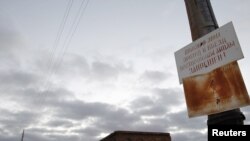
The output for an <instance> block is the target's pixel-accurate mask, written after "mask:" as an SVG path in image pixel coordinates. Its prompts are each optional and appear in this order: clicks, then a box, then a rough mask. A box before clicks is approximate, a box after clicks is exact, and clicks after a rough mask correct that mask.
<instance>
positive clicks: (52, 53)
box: [43, 0, 73, 86]
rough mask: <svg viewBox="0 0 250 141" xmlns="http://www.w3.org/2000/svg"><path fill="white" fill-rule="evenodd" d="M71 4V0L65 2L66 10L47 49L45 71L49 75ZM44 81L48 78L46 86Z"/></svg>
mask: <svg viewBox="0 0 250 141" xmlns="http://www.w3.org/2000/svg"><path fill="white" fill-rule="evenodd" d="M72 4H73V0H70V1H69V2H68V4H67V8H66V10H65V12H64V16H63V19H62V21H61V24H60V26H59V29H58V32H57V35H56V39H55V42H54V44H53V46H52V48H50V50H49V60H48V66H47V72H48V73H49V75H50V71H51V69H52V67H53V62H54V61H55V60H54V58H55V54H56V50H57V48H58V44H59V41H60V39H61V37H62V33H63V31H64V29H65V23H66V21H67V19H68V16H69V13H70V10H71V8H72ZM47 79H48V78H47ZM46 83H48V80H46V81H45V83H44V85H43V86H46V85H47V84H46Z"/></svg>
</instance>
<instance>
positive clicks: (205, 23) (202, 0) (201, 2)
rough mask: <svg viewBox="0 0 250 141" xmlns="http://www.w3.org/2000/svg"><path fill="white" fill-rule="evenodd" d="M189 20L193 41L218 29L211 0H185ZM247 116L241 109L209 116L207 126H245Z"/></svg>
mask: <svg viewBox="0 0 250 141" xmlns="http://www.w3.org/2000/svg"><path fill="white" fill-rule="evenodd" d="M184 1H185V4H186V10H187V14H188V19H189V25H190V29H191V34H192V39H193V41H195V40H196V39H198V38H200V37H202V36H204V35H206V34H208V33H209V32H211V31H213V30H215V29H217V28H218V24H217V21H216V18H215V16H214V12H213V9H212V6H211V3H210V0H184ZM244 120H245V116H244V115H243V113H242V112H241V111H240V109H234V110H230V111H226V112H222V113H218V114H212V115H208V120H207V125H215V124H237V125H243V124H244Z"/></svg>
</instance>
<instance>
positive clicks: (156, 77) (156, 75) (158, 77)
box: [140, 70, 168, 83]
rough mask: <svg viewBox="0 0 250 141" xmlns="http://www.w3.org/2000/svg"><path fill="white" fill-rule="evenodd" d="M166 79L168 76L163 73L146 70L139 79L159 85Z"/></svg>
mask: <svg viewBox="0 0 250 141" xmlns="http://www.w3.org/2000/svg"><path fill="white" fill-rule="evenodd" d="M167 77H168V74H166V73H164V72H160V71H152V70H150V71H149V70H147V71H145V72H144V73H143V74H142V76H141V78H140V79H141V80H146V81H149V82H151V83H160V82H163V81H165V80H166V78H167Z"/></svg>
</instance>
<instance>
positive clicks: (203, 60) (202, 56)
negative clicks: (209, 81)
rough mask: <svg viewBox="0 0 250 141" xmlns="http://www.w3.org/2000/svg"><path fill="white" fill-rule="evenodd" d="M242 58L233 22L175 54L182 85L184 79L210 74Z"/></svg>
mask: <svg viewBox="0 0 250 141" xmlns="http://www.w3.org/2000/svg"><path fill="white" fill-rule="evenodd" d="M242 58H244V56H243V53H242V50H241V47H240V44H239V41H238V38H237V36H236V33H235V30H234V27H233V23H232V22H229V23H227V24H226V25H224V26H222V27H220V28H218V29H217V30H214V31H212V32H210V33H208V34H207V35H205V36H203V37H201V38H199V39H197V40H196V41H194V42H192V43H191V44H189V45H187V46H186V47H184V48H182V49H180V50H178V51H176V52H175V60H176V65H177V70H178V75H179V81H180V83H182V79H183V78H186V77H191V76H195V75H200V74H205V73H208V72H210V71H212V70H214V69H216V68H218V67H220V66H223V65H226V64H228V63H230V62H233V61H236V60H239V59H242Z"/></svg>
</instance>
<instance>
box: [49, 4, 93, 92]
mask: <svg viewBox="0 0 250 141" xmlns="http://www.w3.org/2000/svg"><path fill="white" fill-rule="evenodd" d="M88 3H89V0H83V1H82V2H81V5H80V8H79V9H78V11H77V14H76V16H75V18H74V20H73V24H72V25H71V27H70V30H69V34H67V36H66V38H65V40H64V43H63V45H62V53H61V54H59V55H58V57H55V61H53V62H52V68H51V72H50V73H49V77H48V80H47V84H48V82H49V81H50V80H51V77H52V76H53V75H54V74H55V73H56V72H57V70H58V68H59V67H60V65H61V63H62V61H63V58H64V56H65V53H66V51H67V49H68V47H69V45H70V43H71V41H72V38H73V36H74V34H75V32H76V30H77V28H78V26H79V23H80V21H81V18H82V16H83V14H84V13H85V11H86V9H87V6H88ZM50 86H51V85H48V86H47V88H46V87H45V88H46V89H47V90H49V89H50Z"/></svg>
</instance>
